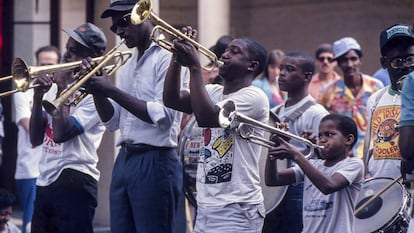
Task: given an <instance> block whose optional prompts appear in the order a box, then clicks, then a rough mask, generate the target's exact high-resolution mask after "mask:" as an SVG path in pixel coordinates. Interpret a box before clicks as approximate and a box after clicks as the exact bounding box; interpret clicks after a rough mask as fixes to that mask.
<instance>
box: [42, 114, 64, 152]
mask: <svg viewBox="0 0 414 233" xmlns="http://www.w3.org/2000/svg"><path fill="white" fill-rule="evenodd" d="M62 147H63V144H62V143H56V142H54V141H53V129H52V126H51V124H50V122H48V123H47V126H46V129H45V137H44V139H43V153H45V154H47V156H56V155H60V154H61V153H62Z"/></svg>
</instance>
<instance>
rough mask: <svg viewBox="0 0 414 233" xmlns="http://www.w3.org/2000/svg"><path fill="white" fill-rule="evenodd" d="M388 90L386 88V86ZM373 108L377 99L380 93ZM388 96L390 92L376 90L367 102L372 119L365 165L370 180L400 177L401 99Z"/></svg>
mask: <svg viewBox="0 0 414 233" xmlns="http://www.w3.org/2000/svg"><path fill="white" fill-rule="evenodd" d="M385 88H387V89H388V88H389V87H385ZM382 93H383V95H382V96H381V98H380V99H379V101H378V104H377V105H376V108H375V111H374V109H373V108H374V107H375V102H376V100H377V96H378V95H379V94H382ZM394 94H395V95H391V94H390V93H389V90H387V91H385V92H382V91H378V92H376V93H375V94H373V95H372V96H371V97H370V98H369V100H368V103H367V109H368V111H369V118H368V119H371V121H370V122H371V140H370V146H369V149H370V150H371V149H372V155H371V156H370V159H369V162H368V172H369V173H370V174H371V176H372V177H373V178H378V177H388V178H393V179H394V178H397V177H399V176H400V175H401V172H400V164H401V154H400V148H399V147H398V139H399V133H398V123H399V122H400V110H401V96H400V95H399V94H397V93H394Z"/></svg>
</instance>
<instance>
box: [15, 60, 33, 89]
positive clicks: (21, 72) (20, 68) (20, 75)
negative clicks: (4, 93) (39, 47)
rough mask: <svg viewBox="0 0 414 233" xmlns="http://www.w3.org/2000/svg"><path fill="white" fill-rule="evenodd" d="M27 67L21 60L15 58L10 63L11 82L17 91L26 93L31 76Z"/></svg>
mask: <svg viewBox="0 0 414 233" xmlns="http://www.w3.org/2000/svg"><path fill="white" fill-rule="evenodd" d="M29 70H30V68H29V66H28V65H27V64H26V62H24V61H23V60H22V59H21V58H15V59H14V60H13V63H12V76H13V82H14V85H15V86H16V89H17V90H18V91H26V90H27V89H29V86H30V79H31V75H30V73H29Z"/></svg>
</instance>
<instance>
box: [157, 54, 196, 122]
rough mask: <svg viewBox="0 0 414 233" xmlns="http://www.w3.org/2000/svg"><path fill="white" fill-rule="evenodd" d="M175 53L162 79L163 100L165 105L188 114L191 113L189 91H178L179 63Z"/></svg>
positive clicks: (179, 86)
mask: <svg viewBox="0 0 414 233" xmlns="http://www.w3.org/2000/svg"><path fill="white" fill-rule="evenodd" d="M176 59H177V57H176V55H173V57H172V59H171V61H170V66H169V67H168V71H167V75H166V77H165V81H164V90H163V95H162V98H163V102H164V104H165V106H167V107H169V108H173V109H176V110H178V111H181V112H185V113H188V114H191V113H192V110H191V102H190V101H191V100H190V93H188V92H187V91H180V88H181V85H180V83H181V80H180V73H181V65H180V64H179V63H178V62H177V61H176Z"/></svg>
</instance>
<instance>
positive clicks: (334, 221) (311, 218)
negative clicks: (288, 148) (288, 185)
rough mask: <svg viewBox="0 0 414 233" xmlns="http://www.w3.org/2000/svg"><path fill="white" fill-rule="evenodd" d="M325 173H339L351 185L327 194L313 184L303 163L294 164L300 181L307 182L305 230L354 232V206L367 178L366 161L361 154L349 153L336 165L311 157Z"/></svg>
mask: <svg viewBox="0 0 414 233" xmlns="http://www.w3.org/2000/svg"><path fill="white" fill-rule="evenodd" d="M309 161H310V162H311V163H312V164H313V166H314V167H315V168H316V169H318V170H319V171H320V172H322V173H323V174H324V175H325V176H328V177H330V176H332V175H333V174H334V173H339V174H341V175H342V176H343V177H345V178H346V179H347V180H348V182H349V186H347V187H346V188H344V189H342V190H340V191H337V192H334V193H331V194H328V195H325V194H323V193H322V192H321V191H319V189H318V188H317V187H316V186H315V185H313V183H312V182H311V181H310V180H309V178H308V177H307V176H306V175H305V174H304V173H303V171H302V169H301V168H300V167H299V166H295V167H294V171H295V175H296V181H297V182H298V181H301V180H304V186H303V190H304V191H303V230H302V232H303V233H321V232H335V233H336V232H343V233H352V232H354V206H355V202H356V198H357V196H358V193H359V191H360V189H361V186H362V183H363V180H364V164H363V162H362V160H361V159H359V158H357V157H353V158H350V157H346V158H345V159H344V160H342V161H340V162H338V163H336V164H335V165H334V166H332V167H326V166H325V165H324V162H325V161H324V160H321V159H317V160H313V159H311V160H309Z"/></svg>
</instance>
